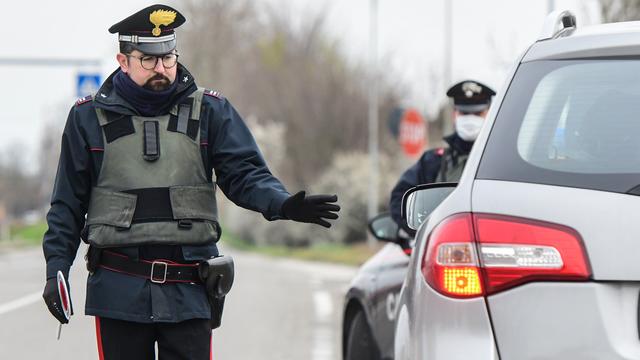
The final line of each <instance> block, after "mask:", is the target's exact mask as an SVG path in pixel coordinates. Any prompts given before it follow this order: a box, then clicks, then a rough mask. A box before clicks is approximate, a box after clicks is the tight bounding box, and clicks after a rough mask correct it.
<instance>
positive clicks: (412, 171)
mask: <svg viewBox="0 0 640 360" xmlns="http://www.w3.org/2000/svg"><path fill="white" fill-rule="evenodd" d="M444 141H446V143H447V145H448V146H449V148H448V149H447V148H435V149H431V150H427V151H425V152H424V154H422V156H421V157H420V159H418V161H417V162H416V163H415V164H414V165H413V166H411V167H410V168H408V169H407V170H406V171H405V172H404V173H403V174H402V176H401V177H400V180H398V183H397V184H396V185H395V186H394V187H393V190H392V191H391V199H390V201H389V211H390V212H391V217H392V218H393V220H395V222H396V223H398V224H402V216H401V209H402V196H403V195H404V193H405V192H407V190H409V189H411V188H412V187H414V186H417V185H420V184H429V183H433V182H436V179H437V178H438V174H439V173H440V170H441V169H440V168H441V166H442V157H443V156H452V157H457V156H459V155H467V154H469V152H470V151H471V147H472V146H473V142H470V141H465V140H462V138H460V136H458V134H456V133H453V134H451V135H449V136H447V137H445V138H444ZM447 150H449V151H447Z"/></svg>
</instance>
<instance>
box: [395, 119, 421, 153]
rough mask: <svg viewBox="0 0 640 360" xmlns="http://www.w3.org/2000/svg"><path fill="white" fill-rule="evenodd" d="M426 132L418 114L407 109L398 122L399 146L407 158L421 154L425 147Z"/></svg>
mask: <svg viewBox="0 0 640 360" xmlns="http://www.w3.org/2000/svg"><path fill="white" fill-rule="evenodd" d="M426 135H427V130H426V127H425V123H424V120H423V119H422V116H420V113H418V111H417V110H415V109H407V110H406V111H405V112H404V114H403V115H402V119H401V120H400V137H399V140H400V145H402V150H404V153H405V154H407V156H409V157H416V156H418V155H420V154H422V150H423V149H424V147H425V145H426V141H425V138H426Z"/></svg>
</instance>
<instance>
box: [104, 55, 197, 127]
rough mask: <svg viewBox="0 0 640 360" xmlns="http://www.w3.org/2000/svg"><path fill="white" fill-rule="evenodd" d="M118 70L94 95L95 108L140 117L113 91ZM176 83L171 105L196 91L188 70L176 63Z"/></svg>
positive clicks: (193, 80)
mask: <svg viewBox="0 0 640 360" xmlns="http://www.w3.org/2000/svg"><path fill="white" fill-rule="evenodd" d="M119 70H120V69H116V70H115V71H114V72H113V73H111V75H109V77H108V78H107V80H105V81H104V83H103V84H102V86H101V87H100V90H98V92H97V93H96V96H95V100H94V103H95V105H96V107H99V108H101V109H104V110H107V111H112V112H115V113H118V114H122V115H140V114H139V113H138V111H137V110H136V109H135V108H134V107H133V106H131V104H129V103H128V102H127V100H125V99H123V98H122V97H121V96H120V95H118V93H117V92H116V91H115V90H114V89H113V77H114V76H115V75H116V74H117V73H118V71H119ZM176 81H177V82H178V86H177V87H176V92H175V93H174V94H173V96H172V97H171V103H172V104H177V103H179V102H180V101H182V100H184V99H185V98H186V97H187V96H189V95H191V93H193V92H194V91H196V90H197V89H198V86H197V85H196V82H195V79H194V78H193V76H192V75H191V73H190V72H189V70H187V68H186V67H184V66H183V65H182V64H180V63H178V71H177V74H176Z"/></svg>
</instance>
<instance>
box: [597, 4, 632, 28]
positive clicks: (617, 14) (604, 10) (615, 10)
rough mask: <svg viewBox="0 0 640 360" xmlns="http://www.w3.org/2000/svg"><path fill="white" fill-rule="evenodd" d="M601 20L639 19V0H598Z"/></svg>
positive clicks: (607, 21)
mask: <svg viewBox="0 0 640 360" xmlns="http://www.w3.org/2000/svg"><path fill="white" fill-rule="evenodd" d="M600 14H601V15H602V22H605V23H609V22H619V21H630V20H640V0H600Z"/></svg>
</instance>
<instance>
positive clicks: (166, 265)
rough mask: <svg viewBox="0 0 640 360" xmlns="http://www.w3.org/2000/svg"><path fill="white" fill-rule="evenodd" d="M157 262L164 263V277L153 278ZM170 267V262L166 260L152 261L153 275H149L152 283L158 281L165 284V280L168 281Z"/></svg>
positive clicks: (157, 282)
mask: <svg viewBox="0 0 640 360" xmlns="http://www.w3.org/2000/svg"><path fill="white" fill-rule="evenodd" d="M156 264H159V265H164V276H163V277H162V279H161V280H160V279H154V278H153V274H154V270H155V266H156ZM168 268H169V264H167V263H166V262H164V261H154V262H152V263H151V276H150V277H149V278H150V280H151V282H152V283H156V284H164V283H165V282H167V269H168Z"/></svg>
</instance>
